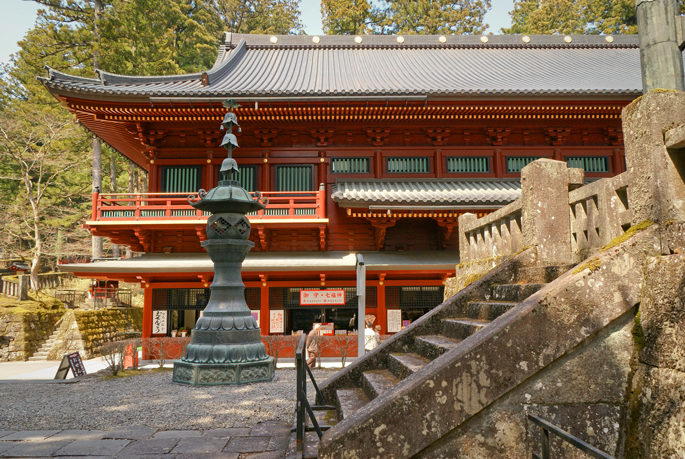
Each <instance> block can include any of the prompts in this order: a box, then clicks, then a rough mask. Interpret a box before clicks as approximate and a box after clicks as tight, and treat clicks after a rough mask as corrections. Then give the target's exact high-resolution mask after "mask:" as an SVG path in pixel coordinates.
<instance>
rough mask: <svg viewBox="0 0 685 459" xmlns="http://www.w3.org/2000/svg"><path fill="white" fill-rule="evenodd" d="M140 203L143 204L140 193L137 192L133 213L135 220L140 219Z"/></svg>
mask: <svg viewBox="0 0 685 459" xmlns="http://www.w3.org/2000/svg"><path fill="white" fill-rule="evenodd" d="M142 204H143V203H142V202H141V199H140V195H139V194H137V195H136V213H135V215H136V220H139V219H140V206H141V205H142Z"/></svg>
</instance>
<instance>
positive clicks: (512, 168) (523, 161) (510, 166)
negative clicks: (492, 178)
mask: <svg viewBox="0 0 685 459" xmlns="http://www.w3.org/2000/svg"><path fill="white" fill-rule="evenodd" d="M540 158H542V156H507V173H515V172H521V169H523V168H524V167H526V166H527V165H528V164H530V163H532V162H533V161H535V160H536V159H540Z"/></svg>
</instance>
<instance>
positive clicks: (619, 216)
mask: <svg viewBox="0 0 685 459" xmlns="http://www.w3.org/2000/svg"><path fill="white" fill-rule="evenodd" d="M629 177H630V175H629V173H628V172H624V173H623V174H620V175H617V176H616V177H612V178H606V179H602V180H598V181H596V182H593V183H590V184H588V185H586V186H584V187H581V188H578V189H576V190H573V191H571V192H569V207H570V212H571V214H570V217H571V254H572V260H571V261H572V262H574V263H578V262H581V261H583V260H584V259H586V258H588V257H589V256H591V255H592V254H594V253H595V252H597V251H598V250H599V249H600V248H602V247H604V246H605V245H607V244H608V243H609V242H611V240H612V239H614V238H615V237H617V236H620V235H621V234H623V233H624V232H625V231H626V230H627V229H628V228H630V222H631V219H632V217H633V213H632V212H631V210H630V208H629V205H628V180H629Z"/></svg>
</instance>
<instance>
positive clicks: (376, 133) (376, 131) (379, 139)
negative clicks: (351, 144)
mask: <svg viewBox="0 0 685 459" xmlns="http://www.w3.org/2000/svg"><path fill="white" fill-rule="evenodd" d="M366 136H367V137H368V138H369V142H371V144H372V145H373V146H375V147H381V146H383V144H384V143H385V141H386V140H387V139H388V137H389V136H390V129H381V128H369V129H366Z"/></svg>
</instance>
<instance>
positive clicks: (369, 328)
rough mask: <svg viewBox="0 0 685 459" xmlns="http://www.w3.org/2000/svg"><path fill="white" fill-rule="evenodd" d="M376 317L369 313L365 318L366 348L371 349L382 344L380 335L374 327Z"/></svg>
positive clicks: (366, 349)
mask: <svg viewBox="0 0 685 459" xmlns="http://www.w3.org/2000/svg"><path fill="white" fill-rule="evenodd" d="M375 320H376V317H375V316H374V315H372V314H367V315H366V317H365V318H364V322H365V324H366V328H364V350H365V351H370V350H372V349H374V348H375V347H376V346H378V345H379V344H380V339H379V338H380V337H379V336H378V335H377V333H376V332H375V331H374V329H373V322H374V321H375Z"/></svg>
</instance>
